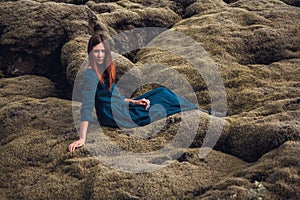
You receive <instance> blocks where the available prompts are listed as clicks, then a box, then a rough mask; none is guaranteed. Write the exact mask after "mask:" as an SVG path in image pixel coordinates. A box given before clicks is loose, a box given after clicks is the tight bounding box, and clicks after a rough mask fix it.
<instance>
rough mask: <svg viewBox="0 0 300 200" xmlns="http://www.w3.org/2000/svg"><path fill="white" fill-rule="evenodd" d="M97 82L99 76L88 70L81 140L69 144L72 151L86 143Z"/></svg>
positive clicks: (81, 111)
mask: <svg viewBox="0 0 300 200" xmlns="http://www.w3.org/2000/svg"><path fill="white" fill-rule="evenodd" d="M97 84H98V77H97V76H96V74H95V73H94V72H93V71H92V70H88V71H86V73H85V74H84V77H83V89H82V100H81V110H80V114H81V117H80V121H81V122H80V132H79V140H76V141H75V142H73V143H71V144H70V145H69V151H70V152H72V151H74V150H75V149H76V148H78V147H81V146H83V145H84V143H85V140H86V134H87V129H88V125H89V121H92V110H93V108H94V104H95V94H96V89H97Z"/></svg>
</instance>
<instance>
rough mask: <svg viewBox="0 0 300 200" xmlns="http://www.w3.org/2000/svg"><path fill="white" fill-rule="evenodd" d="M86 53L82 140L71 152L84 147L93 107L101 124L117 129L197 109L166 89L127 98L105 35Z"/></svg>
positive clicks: (94, 37)
mask: <svg viewBox="0 0 300 200" xmlns="http://www.w3.org/2000/svg"><path fill="white" fill-rule="evenodd" d="M87 50H88V54H89V67H88V69H87V70H86V72H85V74H84V78H83V81H84V82H83V91H82V104H81V110H80V113H81V123H80V134H79V135H80V136H79V137H80V138H79V140H77V141H74V142H73V143H71V144H70V145H69V151H71V152H72V151H74V150H75V149H76V148H78V147H81V146H82V145H84V143H85V139H86V132H87V128H88V125H89V121H92V110H93V107H95V108H96V115H97V118H98V121H99V123H100V124H101V125H103V126H108V127H115V128H117V127H125V128H132V127H135V126H144V125H146V124H149V123H151V122H152V121H155V120H158V119H162V118H164V117H166V116H169V115H172V114H174V113H178V112H181V111H185V110H190V109H198V107H197V106H196V105H195V104H192V103H191V102H189V101H187V100H186V99H184V98H183V97H180V96H178V95H176V94H174V93H173V92H172V91H170V90H169V89H167V88H164V87H159V88H156V89H153V90H151V91H150V92H147V93H145V94H143V95H141V96H139V97H137V98H135V99H128V98H125V97H124V96H122V95H120V94H119V92H118V89H117V88H116V87H115V83H114V81H115V77H116V68H115V65H114V63H113V61H112V56H111V51H110V46H109V42H108V40H107V38H106V37H105V36H104V35H102V34H94V35H92V37H91V38H90V40H89V43H88V49H87ZM128 104H129V105H128ZM153 105H156V106H153ZM157 105H160V106H157ZM161 106H163V107H164V108H162V107H161ZM149 108H150V109H149Z"/></svg>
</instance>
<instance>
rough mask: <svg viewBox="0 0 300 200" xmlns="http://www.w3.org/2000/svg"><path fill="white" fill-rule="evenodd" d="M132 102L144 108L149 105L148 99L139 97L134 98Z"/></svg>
mask: <svg viewBox="0 0 300 200" xmlns="http://www.w3.org/2000/svg"><path fill="white" fill-rule="evenodd" d="M133 103H134V104H136V105H142V106H143V105H144V106H146V110H147V109H148V108H149V107H150V100H148V99H145V98H143V99H139V100H134V102H133Z"/></svg>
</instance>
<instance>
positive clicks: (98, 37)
mask: <svg viewBox="0 0 300 200" xmlns="http://www.w3.org/2000/svg"><path fill="white" fill-rule="evenodd" d="M100 43H102V44H103V46H104V48H105V58H104V62H103V69H101V70H99V68H98V67H97V64H96V61H95V59H94V57H93V54H92V50H93V47H94V46H96V45H98V44H100ZM87 51H88V54H89V62H90V65H91V67H92V69H93V70H94V71H95V72H96V74H97V76H98V79H99V81H100V83H102V84H103V83H104V77H103V74H104V72H105V71H106V72H107V75H108V78H109V89H112V84H113V82H114V81H115V78H116V67H115V64H114V62H113V60H112V56H111V51H110V45H109V41H108V39H107V37H105V36H104V35H103V34H101V33H100V34H93V35H92V36H91V38H90V40H89V43H88V48H87Z"/></svg>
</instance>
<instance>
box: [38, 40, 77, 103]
mask: <svg viewBox="0 0 300 200" xmlns="http://www.w3.org/2000/svg"><path fill="white" fill-rule="evenodd" d="M62 46H63V45H60V46H59V47H58V48H57V49H56V50H55V52H53V53H52V54H51V55H50V56H49V57H47V58H46V63H47V64H48V67H47V68H46V70H45V71H42V72H41V71H39V70H38V68H36V71H34V73H35V74H36V75H40V74H41V75H43V76H45V77H47V78H49V79H50V80H51V81H52V82H53V83H54V84H55V87H56V89H57V90H58V98H61V99H67V100H71V99H72V86H71V85H70V84H69V82H68V81H67V79H66V69H65V68H64V67H63V65H62V63H61V59H60V55H61V49H62Z"/></svg>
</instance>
